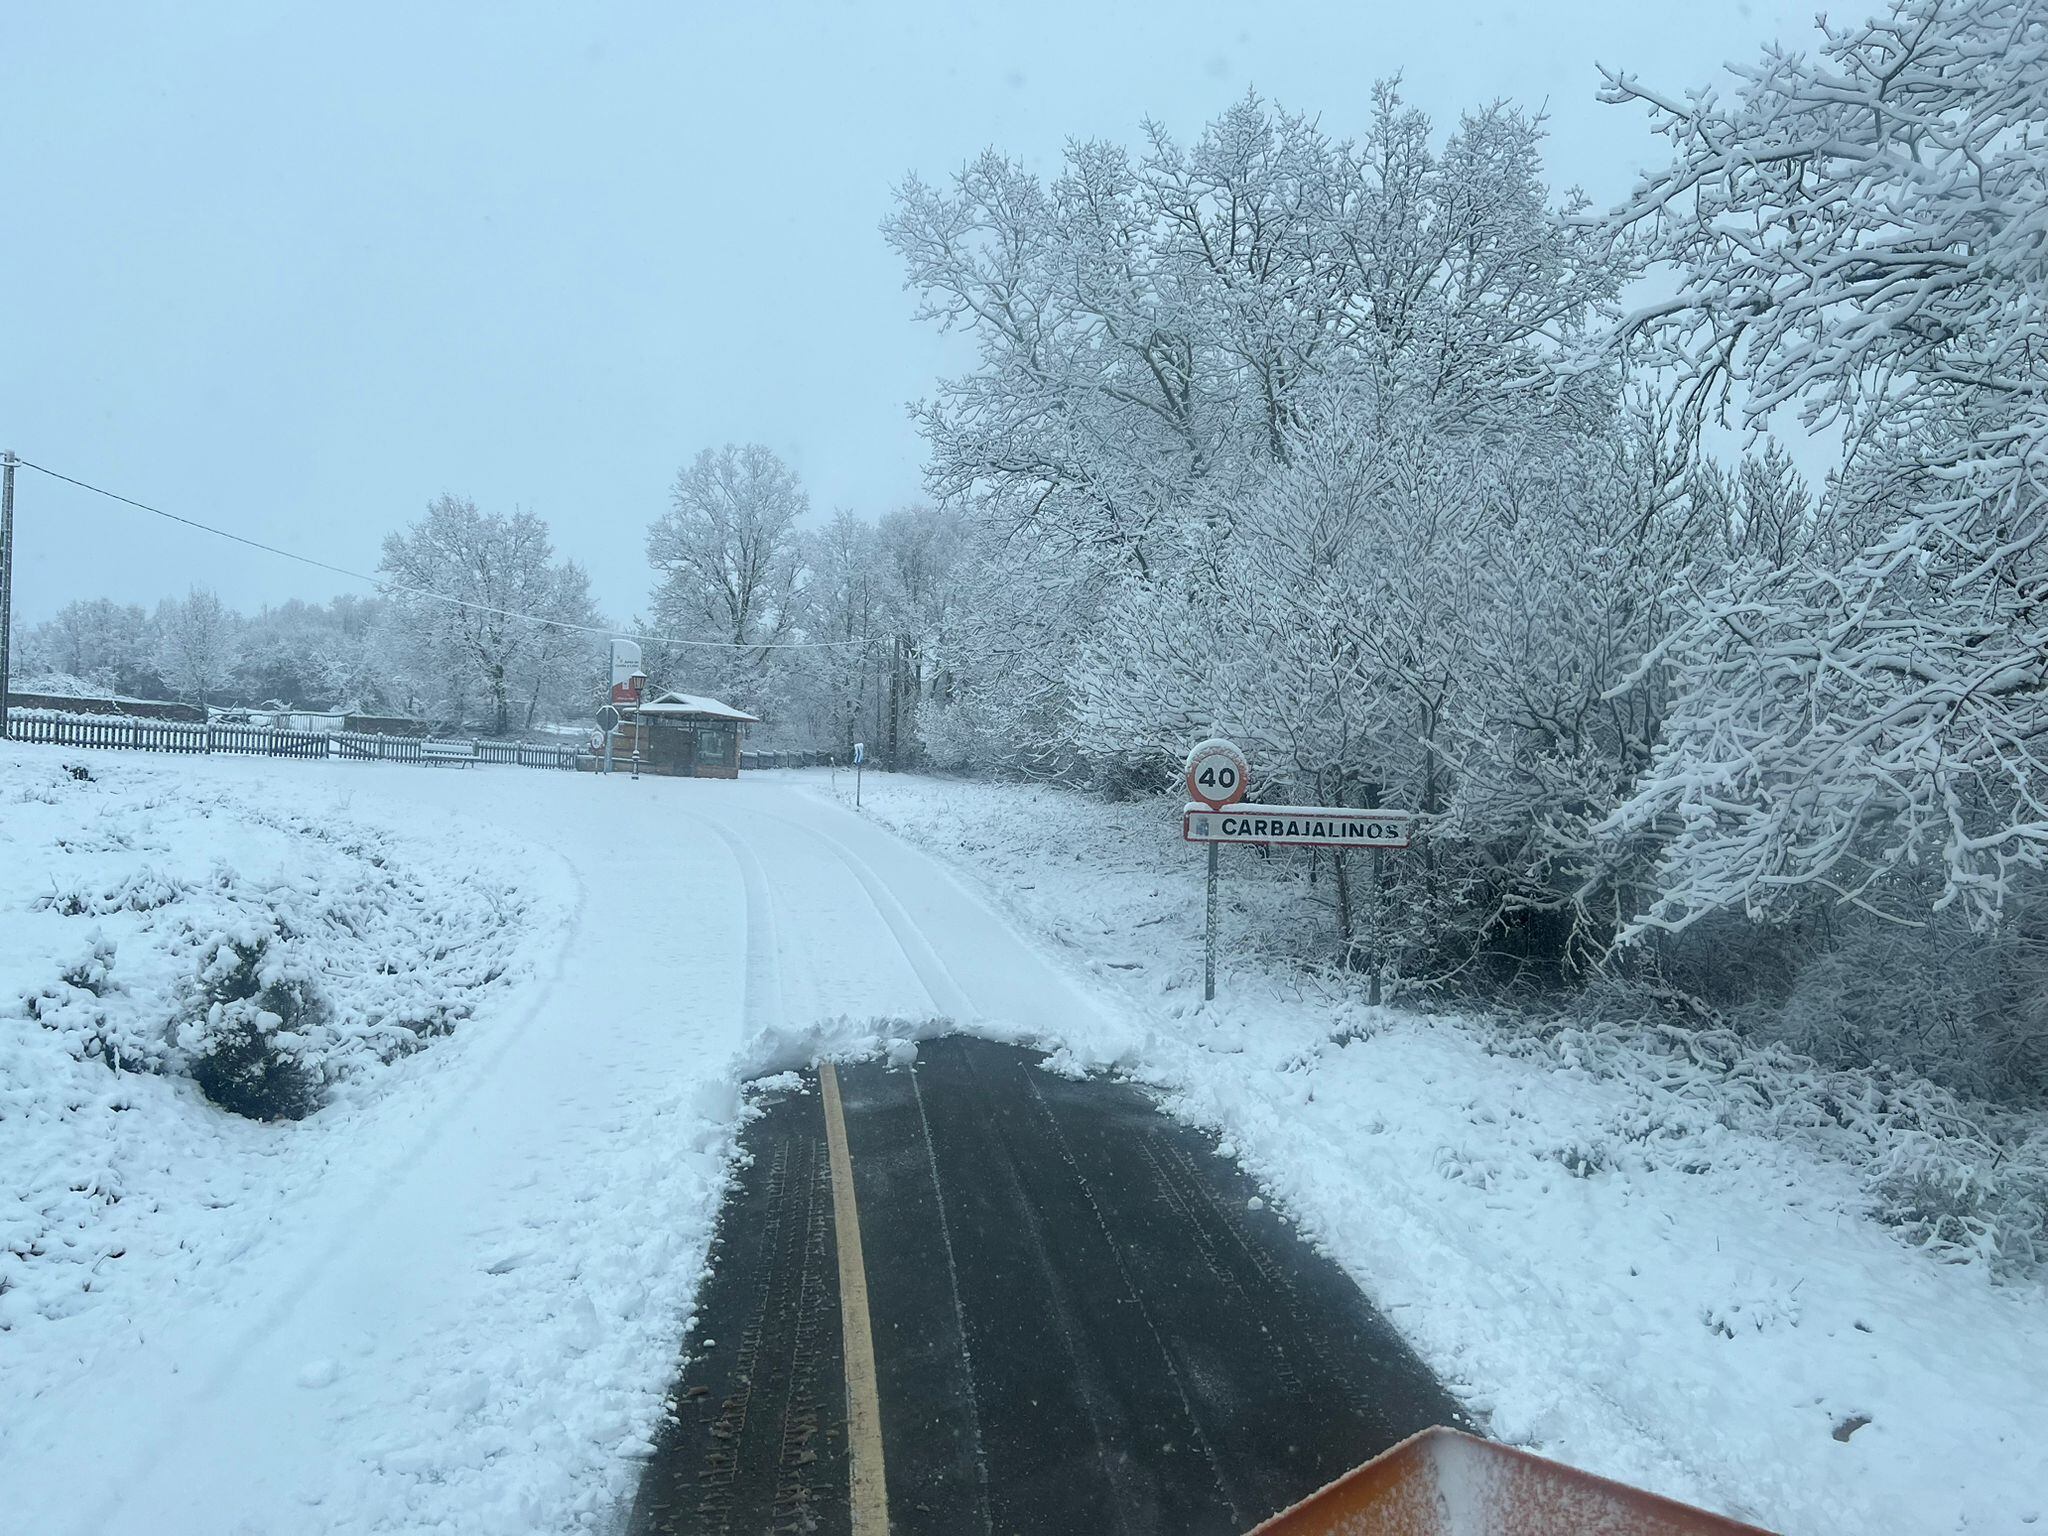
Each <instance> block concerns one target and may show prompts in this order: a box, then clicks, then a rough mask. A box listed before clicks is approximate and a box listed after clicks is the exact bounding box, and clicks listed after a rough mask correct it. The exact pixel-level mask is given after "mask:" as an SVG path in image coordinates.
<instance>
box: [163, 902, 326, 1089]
mask: <svg viewBox="0 0 2048 1536" xmlns="http://www.w3.org/2000/svg"><path fill="white" fill-rule="evenodd" d="M195 993H196V995H195V997H194V999H193V1011H192V1013H191V1014H190V1016H188V1017H187V1018H185V1019H183V1020H181V1021H180V1023H179V1025H178V1028H177V1043H178V1047H179V1049H180V1050H181V1051H183V1052H184V1053H185V1054H186V1056H187V1058H188V1065H187V1069H186V1070H187V1071H188V1072H189V1073H190V1074H191V1077H192V1080H193V1081H194V1082H196V1083H198V1084H199V1088H200V1091H201V1092H202V1093H204V1094H205V1095H206V1096H207V1098H209V1099H211V1100H212V1101H213V1102H214V1103H216V1104H218V1105H220V1107H221V1108H223V1109H227V1110H232V1111H233V1112H234V1113H236V1114H238V1115H246V1116H248V1117H249V1118H250V1119H251V1120H303V1119H305V1118H306V1116H307V1115H309V1114H311V1113H312V1112H313V1111H314V1110H315V1109H316V1108H318V1107H319V1074H318V1069H317V1067H316V1066H315V1065H314V1063H315V1062H316V1061H317V1060H318V1055H319V1047H320V1046H321V1045H322V1044H324V1043H325V1042H324V1041H322V1040H320V1039H319V1038H317V1036H318V1035H320V1034H324V1033H325V1032H326V1030H327V1025H328V1018H329V1010H328V1008H327V1006H326V1004H325V1003H324V1002H322V1001H321V998H320V994H319V992H318V990H317V989H316V988H315V986H314V984H313V980H312V978H311V977H310V976H309V975H307V974H305V973H304V972H303V971H301V970H299V969H298V968H297V967H295V966H293V965H292V964H291V963H290V962H289V961H288V960H286V959H284V958H283V957H282V956H281V955H280V954H279V953H278V947H277V946H274V945H273V944H272V942H271V937H270V936H269V935H265V934H261V933H254V934H244V935H242V936H240V937H236V938H227V939H223V940H221V941H220V943H219V944H217V945H216V946H215V948H214V949H213V952H212V953H211V954H210V955H208V956H207V958H206V960H205V962H204V963H203V965H202V966H201V968H200V973H199V984H198V986H197V987H196V989H195Z"/></svg>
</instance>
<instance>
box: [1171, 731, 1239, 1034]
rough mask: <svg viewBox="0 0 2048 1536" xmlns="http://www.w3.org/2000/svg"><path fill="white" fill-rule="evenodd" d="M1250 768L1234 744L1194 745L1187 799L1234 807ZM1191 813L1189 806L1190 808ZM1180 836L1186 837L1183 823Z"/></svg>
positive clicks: (1211, 933)
mask: <svg viewBox="0 0 2048 1536" xmlns="http://www.w3.org/2000/svg"><path fill="white" fill-rule="evenodd" d="M1251 777H1252V774H1251V764H1249V763H1247V762H1246V761H1245V756H1244V754H1243V753H1242V752H1240V751H1238V749H1237V744H1236V743H1235V742H1229V741H1225V740H1223V739H1222V738H1221V737H1212V738H1211V739H1210V740H1208V741H1201V742H1197V743H1195V749H1194V750H1193V751H1192V752H1190V753H1188V765H1187V786H1188V799H1189V800H1190V801H1200V802H1201V803H1202V804H1203V805H1204V806H1206V807H1208V808H1209V809H1210V810H1215V811H1220V810H1222V809H1223V808H1224V807H1225V806H1227V805H1235V804H1236V803H1237V802H1238V801H1240V800H1242V799H1243V798H1244V797H1245V794H1246V793H1247V792H1248V791H1249V790H1250V789H1251ZM1190 809H1192V806H1190ZM1182 836H1186V830H1185V822H1183V830H1182ZM1217 852H1218V847H1217V845H1216V844H1215V843H1211V844H1210V845H1209V901H1208V907H1209V920H1208V925H1207V928H1206V930H1205V936H1204V939H1203V944H1202V1001H1203V1002H1205V1003H1213V1002H1214V1001H1215V1000H1216V907H1217V899H1216V866H1217Z"/></svg>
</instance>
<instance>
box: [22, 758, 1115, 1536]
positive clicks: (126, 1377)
mask: <svg viewBox="0 0 2048 1536" xmlns="http://www.w3.org/2000/svg"><path fill="white" fill-rule="evenodd" d="M184 766H185V767H186V768H188V769H189V770H190V771H191V772H194V773H197V774H202V775H204V776H206V777H208V778H210V779H224V780H227V781H229V782H235V781H240V780H256V779H263V780H266V781H271V782H274V781H275V778H276V776H277V775H278V774H280V772H283V773H288V774H293V775H296V776H300V777H301V779H302V782H304V783H305V784H306V786H307V788H308V789H309V790H311V791H313V792H315V793H317V794H321V795H328V794H335V793H337V792H339V793H343V794H347V795H351V796H353V797H355V799H356V801H357V802H358V803H364V802H370V801H375V802H377V803H378V804H380V805H398V804H403V805H404V806H406V807H407V808H408V809H409V810H411V811H417V812H422V813H425V814H426V815H430V816H432V817H433V818H435V819H436V820H438V821H439V822H440V823H441V825H442V826H443V828H444V829H445V833H446V835H447V836H449V837H451V838H461V837H464V836H466V835H469V834H470V833H471V832H473V831H475V830H478V829H489V830H490V831H492V832H495V833H497V834H500V835H505V834H509V835H510V836H512V837H515V838H518V839H521V840H524V841H525V842H527V843H529V844H531V845H532V846H533V850H534V851H533V856H532V866H531V868H530V870H529V872H528V873H529V875H530V878H531V879H532V880H533V881H534V882H536V883H538V884H541V885H542V886H546V887H553V888H555V894H556V895H557V896H558V898H559V900H558V903H557V906H558V909H559V911H560V913H561V918H560V921H559V925H558V927H557V928H556V931H555V932H554V934H553V936H552V939H551V940H550V942H551V944H552V946H553V948H554V953H553V955H552V956H551V957H549V958H548V959H546V960H545V961H543V963H542V964H541V965H540V966H539V968H538V969H539V974H538V975H537V977H536V979H535V980H534V981H533V982H532V983H531V984H529V985H527V986H526V987H524V988H523V989H522V990H521V992H520V993H519V994H518V995H517V996H516V997H515V998H514V999H513V1000H512V1002H511V1005H510V1006H509V1007H504V1006H501V1007H500V1008H499V1009H498V1010H497V1011H496V1012H495V1013H491V1014H486V1015H485V1016H483V1017H480V1018H479V1019H477V1020H475V1021H472V1022H471V1023H470V1024H468V1025H466V1026H465V1027H464V1029H463V1030H462V1031H461V1032H459V1033H458V1034H457V1036H456V1037H455V1038H454V1039H452V1040H450V1041H447V1042H444V1043H442V1044H440V1045H437V1046H436V1047H434V1048H433V1049H432V1050H430V1051H429V1052H427V1053H425V1059H430V1060H431V1061H432V1070H421V1071H416V1072H413V1073H411V1074H409V1075H408V1076H407V1078H406V1080H404V1081H402V1082H400V1083H399V1084H398V1085H397V1086H395V1087H394V1088H392V1089H391V1090H390V1091H389V1092H388V1093H386V1094H384V1095H383V1096H382V1097H381V1098H379V1099H377V1100H376V1101H375V1102H373V1103H371V1104H370V1105H368V1106H367V1107H364V1108H361V1109H360V1110H349V1109H339V1110H330V1111H326V1112H323V1113H322V1114H321V1115H320V1116H317V1117H315V1119H314V1120H313V1121H310V1122H307V1123H306V1125H305V1126H303V1127H299V1128H295V1129H293V1130H287V1131H282V1132H281V1133H280V1134H281V1135H284V1136H293V1137H296V1138H298V1139H299V1142H300V1143H301V1145H300V1146H299V1147H298V1148H297V1149H296V1150H297V1151H298V1152H301V1153H310V1152H312V1151H313V1150H314V1149H315V1148H317V1149H318V1155H317V1157H313V1156H299V1157H288V1158H286V1159H285V1160H284V1161H283V1163H282V1164H281V1167H282V1168H283V1170H284V1173H285V1176H286V1177H285V1181H284V1182H285V1185H286V1187H285V1188H283V1189H282V1190H281V1191H280V1197H279V1198H278V1199H277V1201H276V1202H275V1204H274V1205H273V1206H272V1207H271V1208H269V1209H267V1210H264V1211H263V1212H262V1213H261V1218H262V1219H261V1221H260V1223H256V1224H253V1229H252V1230H251V1231H250V1232H249V1234H248V1240H247V1247H246V1251H245V1252H243V1253H241V1254H240V1255H239V1256H238V1257H237V1258H236V1259H235V1260H234V1262H233V1266H232V1271H231V1273H230V1274H228V1275H227V1276H226V1277H224V1280H225V1283H221V1284H218V1285H207V1286H194V1287H185V1288H178V1289H173V1290H170V1291H168V1292H167V1293H165V1294H160V1295H155V1296H152V1297H150V1298H149V1299H148V1301H147V1304H146V1305H145V1306H142V1307H138V1308H134V1309H129V1311H128V1315H130V1316H131V1317H132V1318H133V1319H134V1321H133V1323H132V1324H131V1325H130V1326H129V1327H126V1328H123V1329H122V1330H120V1331H119V1332H118V1333H117V1332H115V1331H114V1330H112V1329H110V1328H108V1327H105V1326H97V1336H93V1335H94V1333H95V1327H96V1325H95V1324H94V1323H92V1322H83V1323H81V1324H80V1326H79V1328H78V1330H77V1333H78V1337H77V1338H76V1339H75V1340H72V1341H69V1345H68V1347H75V1348H76V1350H77V1356H76V1369H75V1371H74V1372H72V1373H71V1375H70V1379H69V1380H68V1381H66V1382H64V1383H63V1384H62V1385H61V1386H58V1387H56V1388H53V1389H52V1390H51V1391H50V1392H49V1393H47V1394H46V1396H45V1400H43V1401H41V1402H40V1403H38V1404H36V1405H35V1409H34V1411H33V1413H24V1414H22V1415H20V1416H19V1417H18V1418H17V1419H16V1420H15V1422H14V1426H13V1433H12V1435H11V1436H10V1438H9V1439H8V1441H7V1442H6V1444H5V1445H4V1447H0V1472H4V1476H0V1485H4V1494H0V1504H4V1505H5V1507H6V1508H7V1509H8V1510H9V1515H8V1521H9V1523H10V1525H11V1526H12V1527H13V1528H16V1529H22V1530H35V1531H47V1532H63V1531H75V1532H79V1533H81V1536H82V1533H86V1532H92V1533H96V1536H97V1533H118V1532H130V1531H132V1532H150V1533H155V1536H171V1533H179V1532H193V1533H199V1532H206V1533H217V1532H271V1531H280V1532H281V1531H298V1530H322V1531H358V1530H365V1531H366V1530H401V1529H402V1530H407V1531H427V1530H435V1531H440V1530H446V1531H458V1530H459V1531H470V1530H474V1531H485V1530H490V1531H504V1530H513V1529H518V1530H541V1529H562V1528H568V1527H570V1526H573V1525H577V1524H598V1525H602V1524H603V1523H605V1522H606V1521H607V1520H608V1519H609V1518H610V1515H611V1512H612V1511H613V1509H615V1507H616V1505H617V1503H618V1501H619V1500H620V1498H621V1497H622V1496H624V1495H626V1494H628V1493H629V1492H630V1485H631V1479H632V1476H633V1470H634V1463H633V1460H632V1458H633V1457H634V1455H635V1454H636V1453H638V1452H639V1451H640V1450H641V1449H642V1448H643V1445H644V1437H645V1435H646V1434H647V1432H648V1430H649V1426H650V1424H651V1422H652V1416H653V1414H654V1412H655V1411H656V1409H657V1407H658V1403H659V1396H660V1392H661V1390H662V1389H663V1387H665V1385H666V1383H667V1377H668V1373H669V1370H670V1367H671V1364H672V1359H673V1350H674V1346H675V1343H676V1340H677V1335H678V1329H679V1327H680V1325H681V1323H682V1321H683V1318H684V1316H685V1314H686V1311H687V1307H688V1303H689V1298H690V1296H691V1294H692V1292H693V1291H694V1288H695V1283H696V1279H697V1276H698V1273H699V1271H700V1269H701V1266H702V1260H703V1253H704V1248H705V1244H706V1242H707V1240H708V1235H709V1222H710V1217H711V1214H712V1211H713V1209H714V1207H715V1189H716V1186H717V1184H718V1181H719V1180H720V1178H721V1176H722V1170H723V1166H724V1159H725V1157H726V1154H727V1151H728V1148H729V1146H730V1140H731V1136H732V1134H733V1131H734V1129H735V1125H736V1121H737V1118H738V1113H739V1106H738V1100H737V1095H736V1090H735V1088H734V1086H733V1083H734V1073H733V1070H732V1067H731V1064H732V1063H733V1062H734V1061H735V1060H736V1059H737V1060H738V1061H740V1062H741V1063H743V1064H744V1066H745V1067H746V1068H747V1069H754V1068H769V1067H774V1066H776V1065H779V1064H780V1063H781V1061H782V1060H783V1059H785V1058H786V1059H789V1060H794V1059H796V1058H797V1056H799V1055H802V1054H805V1052H804V1050H803V1046H802V1042H803V1041H805V1040H807V1039H811V1038H815V1037H817V1031H814V1030H813V1028H812V1027H813V1026H821V1028H822V1030H823V1033H824V1034H828V1035H829V1034H833V1033H838V1034H844V1033H847V1032H848V1031H847V1030H846V1029H845V1028H844V1027H842V1026H833V1025H829V1024H823V1023H822V1021H827V1020H831V1019H834V1018H837V1017H840V1016H845V1017H847V1018H849V1019H852V1020H854V1021H856V1023H855V1030H854V1032H859V1031H861V1030H864V1029H866V1028H868V1027H870V1026H869V1025H868V1024H867V1022H866V1021H871V1020H874V1019H878V1018H882V1019H891V1018H893V1019H909V1020H922V1019H929V1018H931V1017H932V1016H934V1015H939V1014H943V1015H947V1016H952V1017H966V1018H972V1017H976V1016H979V1015H981V1014H983V1013H1000V1014H1001V1015H1002V1016H1003V1017H1004V1018H1005V1019H1007V1020H1010V1021H1012V1022H1013V1023H1014V1024H1018V1025H1024V1026H1027V1027H1028V1026H1030V1025H1032V1024H1033V1023H1034V1022H1039V1021H1042V1022H1043V1023H1045V1024H1047V1025H1050V1026H1052V1027H1053V1028H1054V1029H1056V1030H1064V1029H1065V1028H1066V1027H1069V1026H1071V1024H1072V1023H1073V1021H1074V1020H1075V1018H1076V1017H1077V1016H1078V1015H1079V1014H1080V1013H1081V1012H1082V1011H1085V1010H1086V1008H1087V1004H1086V1002H1085V1001H1084V1000H1083V999H1082V998H1080V997H1079V996H1077V995H1075V994H1074V993H1073V991H1072V990H1071V989H1070V988H1069V987H1068V986H1067V984H1066V983H1065V982H1064V981H1063V980H1061V978H1060V977H1059V976H1058V975H1056V974H1055V973H1054V972H1053V971H1051V970H1050V969H1049V968H1048V967H1047V966H1046V965H1045V964H1044V963H1043V962H1042V961H1041V960H1040V959H1039V958H1038V957H1037V956H1036V954H1035V953H1034V952H1033V951H1031V950H1030V949H1029V948H1027V947H1026V946H1025V945H1023V944H1022V943H1020V942H1019V941H1018V940H1017V939H1016V938H1015V937H1014V936H1013V935H1012V933H1011V932H1010V930H1009V929H1008V927H1007V926H1006V925H1005V924H1003V923H1002V922H1001V921H999V920H998V919H996V918H995V917H993V916H992V915H991V914H990V913H989V912H988V911H987V909H986V908H985V907H983V906H982V904H981V903H980V902H979V901H978V900H976V899H975V898H974V897H973V896H972V895H971V894H970V893H969V892H967V891H966V890H965V889H964V888H963V887H962V886H961V885H960V884H959V883H958V882H956V881H955V880H954V879H953V878H952V877H951V876H950V875H948V874H947V873H945V872H944V871H942V870H941V869H939V868H938V867H937V866H936V865H934V864H933V863H932V862H931V861H929V860H928V859H926V858H925V857H924V856H923V855H921V854H918V853H916V852H914V851H912V850H911V849H909V848H907V847H906V846H905V845H904V844H902V843H901V842H899V841H897V840H896V839H895V838H893V837H892V836H890V835H889V834H887V833H886V832H882V831H880V830H877V829H876V828H874V827H872V826H870V825H868V824H866V823H864V822H862V821H860V820H858V819H856V818H855V817H853V816H850V815H848V814H847V813H845V812H843V811H841V810H839V809H837V808H835V807H831V806H828V805H825V804H823V803H820V802H819V801H817V800H814V799H811V798H808V797H806V796H805V795H802V794H800V793H797V792H795V791H793V790H792V789H791V788H789V787H786V786H784V785H781V784H778V783H776V782H774V781H772V780H752V781H746V782H742V783H739V784H731V783H696V782H688V781H680V782H679V781H661V780H652V779H649V780H643V781H640V782H637V783H636V782H633V781H631V780H629V779H628V778H626V777H624V776H623V775H621V776H615V777H613V778H612V779H610V780H609V781H602V780H598V781H594V780H592V779H589V778H584V777H578V778H570V777H568V776H553V775H546V774H539V773H531V772H512V771H504V772H482V773H474V774H454V773H447V774H440V773H427V772H421V771H419V770H417V769H409V768H399V767H382V766H378V765H362V766H360V767H356V766H351V765H339V764H335V765H327V766H326V767H324V768H322V769H319V770H314V771H313V772H312V773H307V771H306V770H303V769H299V768H296V767H285V768H282V769H280V767H279V766H278V765H273V764H263V763H235V762H218V761H215V762H206V763H197V764H188V765H184ZM970 959H971V963H968V962H969V960H970ZM750 1042H751V1043H750ZM792 1047H794V1049H792ZM113 1310H114V1311H115V1312H118V1311H119V1310H120V1309H113ZM108 1315H112V1313H105V1314H95V1317H96V1318H101V1319H102V1323H103V1322H104V1318H105V1317H106V1316H108ZM5 1347H6V1346H5V1344H4V1343H0V1350H4V1349H5Z"/></svg>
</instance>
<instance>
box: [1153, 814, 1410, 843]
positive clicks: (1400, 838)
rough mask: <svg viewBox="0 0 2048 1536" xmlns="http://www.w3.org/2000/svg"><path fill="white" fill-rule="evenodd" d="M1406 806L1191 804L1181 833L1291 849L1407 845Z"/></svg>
mask: <svg viewBox="0 0 2048 1536" xmlns="http://www.w3.org/2000/svg"><path fill="white" fill-rule="evenodd" d="M1413 820H1414V818H1413V817H1412V816H1411V815H1410V814H1409V813H1408V812H1407V811H1361V810H1354V809H1352V808H1350V807H1348V806H1341V805H1233V806H1227V807H1225V808H1223V809H1221V810H1218V809H1216V808H1214V807H1212V806H1207V805H1190V806H1189V807H1188V808H1187V810H1185V811H1184V812H1182V813H1181V832H1180V835H1181V836H1182V837H1183V838H1185V839H1186V840H1187V841H1188V842H1191V843H1280V844H1283V845H1285V846H1287V847H1290V848H1406V847H1407V846H1408V828H1409V823H1410V822H1411V821H1413Z"/></svg>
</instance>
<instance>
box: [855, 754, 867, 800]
mask: <svg viewBox="0 0 2048 1536" xmlns="http://www.w3.org/2000/svg"><path fill="white" fill-rule="evenodd" d="M867 760H868V744H867V743H866V742H864V741H856V742H855V743H854V744H853V808H854V809H855V810H856V811H857V810H859V809H860V771H861V764H863V763H865V762H866V761H867Z"/></svg>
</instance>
